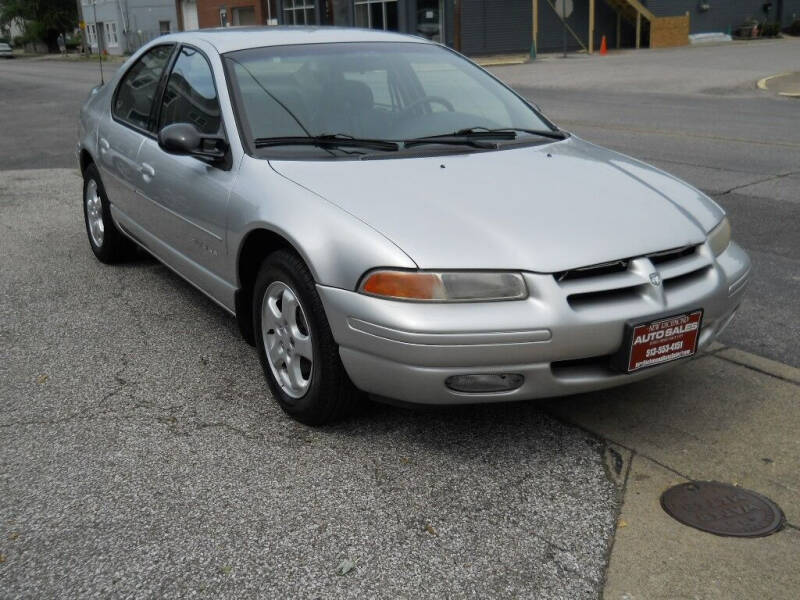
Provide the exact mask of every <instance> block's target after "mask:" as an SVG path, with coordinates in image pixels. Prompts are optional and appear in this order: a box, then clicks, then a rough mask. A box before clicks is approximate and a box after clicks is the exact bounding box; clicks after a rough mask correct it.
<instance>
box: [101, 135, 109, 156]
mask: <svg viewBox="0 0 800 600" xmlns="http://www.w3.org/2000/svg"><path fill="white" fill-rule="evenodd" d="M109 148H111V144H109V143H108V140H107V139H106V138H100V152H101V153H102V154H105V153H106V152H107V151H108V149H109Z"/></svg>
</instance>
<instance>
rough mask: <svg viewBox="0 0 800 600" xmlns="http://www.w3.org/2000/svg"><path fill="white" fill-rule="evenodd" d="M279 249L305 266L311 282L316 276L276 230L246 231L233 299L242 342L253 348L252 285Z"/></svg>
mask: <svg viewBox="0 0 800 600" xmlns="http://www.w3.org/2000/svg"><path fill="white" fill-rule="evenodd" d="M278 250H291V251H292V252H294V253H295V254H297V256H299V257H300V259H301V260H302V261H303V262H304V263H305V264H306V266H308V268H309V270H310V271H311V273H312V275H313V276H314V279H315V280H316V279H317V277H316V273H314V269H313V267H312V265H311V264H310V263H309V261H308V259H307V258H306V257H305V256H304V255H303V253H302V252H300V251H299V250H298V249H297V246H296V244H294V243H293V242H292V241H291V240H290V239H289V238H288V237H286V236H285V235H283V234H281V233H278V232H277V231H274V230H271V229H267V228H266V227H263V226H262V227H257V228H255V229H252V230H251V231H249V232H248V233H247V234H246V235H245V236H244V238H243V239H242V242H241V244H240V245H239V251H238V252H237V256H236V281H237V284H238V288H237V290H236V295H235V299H234V304H235V309H236V321H237V323H238V325H239V331H240V332H241V334H242V336H243V337H244V339H245V340H246V341H247V342H248V343H249V344H250V345H255V334H254V332H253V319H252V315H253V293H252V291H253V284H254V283H255V280H256V276H257V275H258V270H259V268H260V267H261V263H263V262H264V259H265V258H266V257H267V256H269V255H270V254H272V253H273V252H276V251H278Z"/></svg>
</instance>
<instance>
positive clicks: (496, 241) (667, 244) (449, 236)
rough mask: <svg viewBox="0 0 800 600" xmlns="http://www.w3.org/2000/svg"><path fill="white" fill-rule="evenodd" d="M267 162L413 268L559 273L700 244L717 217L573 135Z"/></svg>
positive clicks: (702, 202) (713, 209)
mask: <svg viewBox="0 0 800 600" xmlns="http://www.w3.org/2000/svg"><path fill="white" fill-rule="evenodd" d="M270 164H271V165H272V167H273V168H274V169H275V170H276V171H277V172H278V173H280V174H282V175H283V176H284V177H286V178H288V179H291V180H292V181H294V182H295V183H297V184H299V185H301V186H303V187H305V188H306V189H308V190H310V191H312V192H314V193H316V194H318V195H320V196H322V197H324V198H325V199H326V200H328V201H330V202H332V203H334V204H336V205H338V206H339V207H340V208H342V209H343V210H345V211H347V212H348V213H350V214H351V215H353V216H355V217H356V218H358V219H360V220H362V221H364V222H365V223H367V224H368V225H369V226H371V227H373V228H374V229H376V230H377V231H379V232H380V233H382V234H383V235H384V236H386V237H387V238H389V239H390V240H392V241H393V242H394V243H395V244H397V245H398V246H399V247H400V248H401V249H402V250H403V251H404V252H406V253H407V254H408V256H409V257H411V259H412V260H413V261H414V262H415V263H416V264H417V265H418V266H419V267H420V268H422V269H519V270H527V271H536V272H542V273H548V272H556V271H562V270H566V269H570V268H576V267H580V266H588V265H594V264H598V263H602V262H606V261H611V260H617V259H621V258H630V257H634V256H639V255H643V254H648V253H652V252H658V251H662V250H667V249H672V248H679V247H682V246H686V245H689V244H698V243H701V242H703V241H704V240H705V237H706V236H705V234H706V232H707V231H709V230H710V229H712V228H713V227H714V226H715V225H716V224H717V223H718V222H719V220H720V219H721V218H722V215H723V211H722V209H720V208H719V206H718V205H717V204H716V203H714V202H713V201H712V200H710V199H709V198H708V197H706V196H705V195H703V194H702V193H701V192H699V191H698V190H696V189H694V188H692V187H691V186H689V185H687V184H685V183H683V182H681V181H680V180H678V179H676V178H674V177H672V176H670V175H667V174H666V173H663V172H661V171H659V170H657V169H654V168H653V167H650V166H648V165H645V164H644V163H641V162H639V161H636V160H633V159H631V158H629V157H626V156H623V155H621V154H618V153H616V152H612V151H610V150H606V149H604V148H600V147H598V146H594V145H592V144H589V143H588V142H585V141H583V140H580V139H578V138H575V137H572V138H569V139H567V140H564V141H562V142H557V143H553V144H546V145H541V146H533V147H526V148H516V149H509V150H503V151H497V152H477V153H471V154H459V155H447V156H436V157H425V158H399V159H380V160H363V161H358V160H353V161H346V160H336V161H317V162H310V161H270Z"/></svg>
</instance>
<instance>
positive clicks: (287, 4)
mask: <svg viewBox="0 0 800 600" xmlns="http://www.w3.org/2000/svg"><path fill="white" fill-rule="evenodd" d="M283 22H284V23H285V24H286V25H316V23H317V10H316V6H315V2H314V1H313V0H283Z"/></svg>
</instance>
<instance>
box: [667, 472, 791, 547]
mask: <svg viewBox="0 0 800 600" xmlns="http://www.w3.org/2000/svg"><path fill="white" fill-rule="evenodd" d="M661 507H662V508H663V509H664V510H665V511H666V512H667V514H668V515H670V516H671V517H672V518H674V519H676V520H678V521H680V522H681V523H683V524H684V525H689V526H690V527H694V528H695V529H700V530H701V531H707V532H709V533H713V534H715V535H725V536H735V537H761V536H765V535H769V534H771V533H775V532H776V531H779V530H780V529H782V528H783V523H784V516H783V511H782V510H781V509H780V507H779V506H778V505H777V504H775V503H774V502H773V501H772V500H770V499H769V498H766V497H764V496H762V495H761V494H757V493H755V492H751V491H750V490H745V489H742V488H740V487H736V486H733V485H728V484H727V483H719V482H717V481H691V482H689V483H682V484H680V485H676V486H674V487H671V488H669V489H668V490H667V491H666V492H664V493H663V494H662V495H661Z"/></svg>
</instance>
